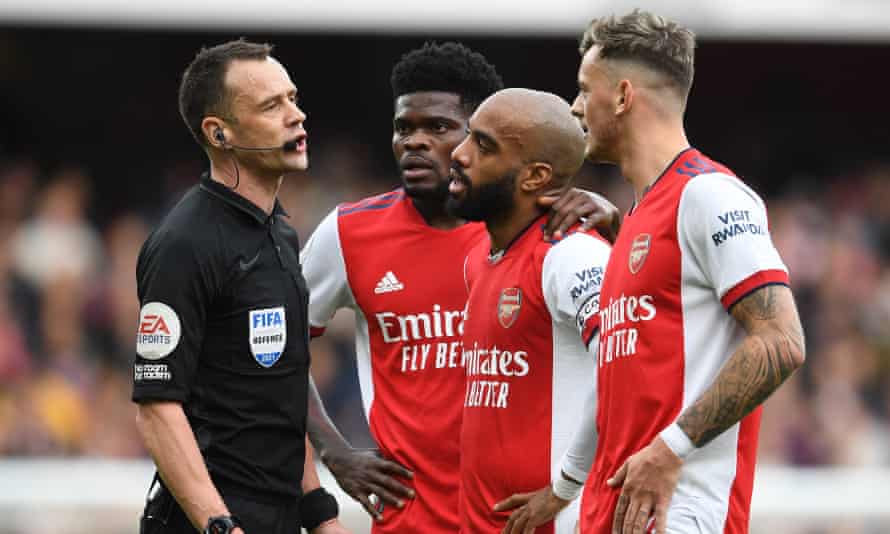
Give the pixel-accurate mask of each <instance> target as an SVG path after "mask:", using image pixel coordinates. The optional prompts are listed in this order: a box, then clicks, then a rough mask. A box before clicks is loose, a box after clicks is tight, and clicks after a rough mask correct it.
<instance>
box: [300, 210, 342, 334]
mask: <svg viewBox="0 0 890 534" xmlns="http://www.w3.org/2000/svg"><path fill="white" fill-rule="evenodd" d="M300 264H301V265H302V267H303V277H304V278H305V279H306V284H307V285H308V286H309V326H310V327H311V330H312V335H313V337H315V336H318V335H321V334H322V333H323V332H324V328H325V326H326V325H327V323H328V321H330V320H331V318H332V317H333V316H334V314H335V313H336V312H337V310H338V309H340V308H355V299H354V298H353V296H352V291H351V290H350V288H349V281H348V279H347V277H346V262H345V261H344V259H343V248H342V247H341V245H340V232H339V228H338V224H337V209H336V208H335V209H334V210H333V211H332V212H331V213H329V214H328V215H327V216H326V217H325V218H324V219H323V220H322V221H321V223H319V225H318V228H316V229H315V231H314V232H313V233H312V235H311V236H310V237H309V240H308V241H306V245H305V246H304V247H303V250H301V251H300Z"/></svg>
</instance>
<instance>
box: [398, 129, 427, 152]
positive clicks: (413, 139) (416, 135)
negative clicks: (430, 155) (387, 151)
mask: <svg viewBox="0 0 890 534" xmlns="http://www.w3.org/2000/svg"><path fill="white" fill-rule="evenodd" d="M402 143H403V144H404V145H405V149H407V150H429V148H430V142H429V138H428V137H427V136H426V135H424V134H423V133H422V132H419V131H417V130H415V131H413V132H410V133H408V134H406V135H405V137H403V138H402Z"/></svg>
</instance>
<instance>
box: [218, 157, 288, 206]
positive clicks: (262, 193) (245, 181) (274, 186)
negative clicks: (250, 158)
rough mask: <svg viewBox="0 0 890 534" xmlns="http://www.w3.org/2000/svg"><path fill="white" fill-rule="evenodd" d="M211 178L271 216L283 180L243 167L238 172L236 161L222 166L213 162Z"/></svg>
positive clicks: (279, 177) (224, 163)
mask: <svg viewBox="0 0 890 534" xmlns="http://www.w3.org/2000/svg"><path fill="white" fill-rule="evenodd" d="M210 178H211V179H213V180H215V181H217V182H220V183H221V184H223V185H225V186H226V187H228V188H229V189H231V190H232V191H234V192H235V193H237V194H239V195H241V196H242V197H244V198H245V199H247V200H248V201H250V202H251V203H252V204H253V205H255V206H257V207H258V208H260V209H261V210H263V211H264V212H266V213H267V214H271V213H272V209H274V208H275V199H276V198H277V197H278V189H279V188H280V187H281V180H282V176H280V175H278V176H275V175H266V176H263V175H259V174H257V173H255V172H252V171H251V169H249V168H245V166H243V165H239V167H238V171H237V172H236V171H235V163H234V161H232V162H231V163H230V162H228V161H226V162H223V163H222V164H218V163H217V162H214V161H211V162H210Z"/></svg>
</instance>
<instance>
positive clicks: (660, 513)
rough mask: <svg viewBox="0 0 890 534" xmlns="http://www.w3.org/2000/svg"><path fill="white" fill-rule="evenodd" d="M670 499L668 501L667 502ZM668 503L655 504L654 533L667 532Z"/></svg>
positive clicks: (664, 533)
mask: <svg viewBox="0 0 890 534" xmlns="http://www.w3.org/2000/svg"><path fill="white" fill-rule="evenodd" d="M669 502H670V501H668V503H669ZM668 503H659V504H656V505H655V534H667V511H668V506H669V504H668Z"/></svg>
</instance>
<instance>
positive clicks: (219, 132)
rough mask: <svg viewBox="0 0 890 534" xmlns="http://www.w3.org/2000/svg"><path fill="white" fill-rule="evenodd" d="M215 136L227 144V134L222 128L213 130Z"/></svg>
mask: <svg viewBox="0 0 890 534" xmlns="http://www.w3.org/2000/svg"><path fill="white" fill-rule="evenodd" d="M213 137H214V139H216V140H217V141H219V142H220V143H222V144H226V134H224V133H223V131H222V130H221V129H219V128H217V129H216V131H215V132H213Z"/></svg>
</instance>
